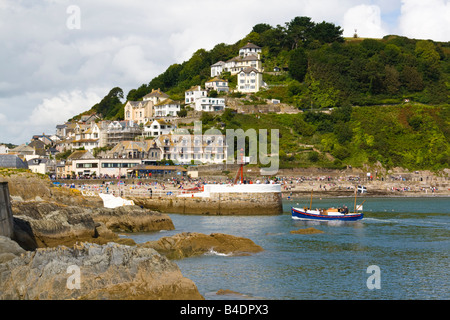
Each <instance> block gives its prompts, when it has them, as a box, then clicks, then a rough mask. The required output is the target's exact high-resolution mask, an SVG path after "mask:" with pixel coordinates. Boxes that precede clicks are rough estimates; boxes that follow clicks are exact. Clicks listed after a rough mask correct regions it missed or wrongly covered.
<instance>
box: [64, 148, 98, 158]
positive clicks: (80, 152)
mask: <svg viewBox="0 0 450 320" xmlns="http://www.w3.org/2000/svg"><path fill="white" fill-rule="evenodd" d="M76 159H95V157H94V156H93V155H92V153H90V152H89V151H87V150H76V151H75V152H73V153H72V154H71V155H70V156H68V157H67V160H76Z"/></svg>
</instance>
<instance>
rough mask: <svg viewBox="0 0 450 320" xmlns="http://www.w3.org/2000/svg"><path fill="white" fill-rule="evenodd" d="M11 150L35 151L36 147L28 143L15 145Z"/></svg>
mask: <svg viewBox="0 0 450 320" xmlns="http://www.w3.org/2000/svg"><path fill="white" fill-rule="evenodd" d="M9 151H10V152H19V153H20V152H34V148H32V147H30V146H29V145H27V144H21V145H20V146H18V147H15V148H14V149H10V150H9Z"/></svg>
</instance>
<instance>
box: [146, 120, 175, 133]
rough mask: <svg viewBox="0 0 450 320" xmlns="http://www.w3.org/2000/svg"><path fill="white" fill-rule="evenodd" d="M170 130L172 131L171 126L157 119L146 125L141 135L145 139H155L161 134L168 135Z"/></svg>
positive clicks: (172, 127) (172, 126)
mask: <svg viewBox="0 0 450 320" xmlns="http://www.w3.org/2000/svg"><path fill="white" fill-rule="evenodd" d="M172 130H174V125H173V124H171V123H168V122H166V121H164V120H163V119H158V120H154V121H153V122H150V121H149V122H147V123H146V125H145V126H144V133H143V135H144V136H146V137H157V136H160V135H162V134H169V133H170V132H171V131H172Z"/></svg>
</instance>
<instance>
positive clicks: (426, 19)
mask: <svg viewBox="0 0 450 320" xmlns="http://www.w3.org/2000/svg"><path fill="white" fill-rule="evenodd" d="M399 30H400V32H401V33H402V34H403V35H405V36H407V37H410V38H417V39H432V40H435V41H450V1H448V0H427V1H421V0H402V7H401V16H400V19H399Z"/></svg>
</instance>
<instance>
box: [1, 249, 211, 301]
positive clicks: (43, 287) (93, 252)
mask: <svg viewBox="0 0 450 320" xmlns="http://www.w3.org/2000/svg"><path fill="white" fill-rule="evenodd" d="M78 275H79V277H78ZM0 278H1V281H0V299H14V300H16V299H26V300H28V299H30V300H35V299H39V300H63V299H89V300H91V299H92V300H104V299H107V300H113V299H114V300H122V299H126V300H134V299H149V300H150V299H151V300H157V299H159V300H172V299H177V300H191V299H196V300H198V299H203V297H202V296H201V295H200V293H199V292H198V289H197V287H196V286H195V284H194V283H193V282H192V281H191V280H189V279H187V278H185V277H183V275H182V274H181V272H180V270H179V268H178V266H177V265H176V264H175V263H173V262H171V261H169V260H168V259H167V258H166V257H163V256H161V255H160V254H158V253H157V252H156V251H155V250H153V249H150V248H142V247H135V246H133V247H130V246H125V245H119V244H115V243H109V244H106V245H97V244H92V243H84V244H81V245H77V246H74V247H73V248H68V247H64V246H60V247H57V248H48V249H38V250H36V251H33V252H27V253H25V254H22V255H21V257H16V258H15V259H12V260H9V261H7V262H5V263H0Z"/></svg>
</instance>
